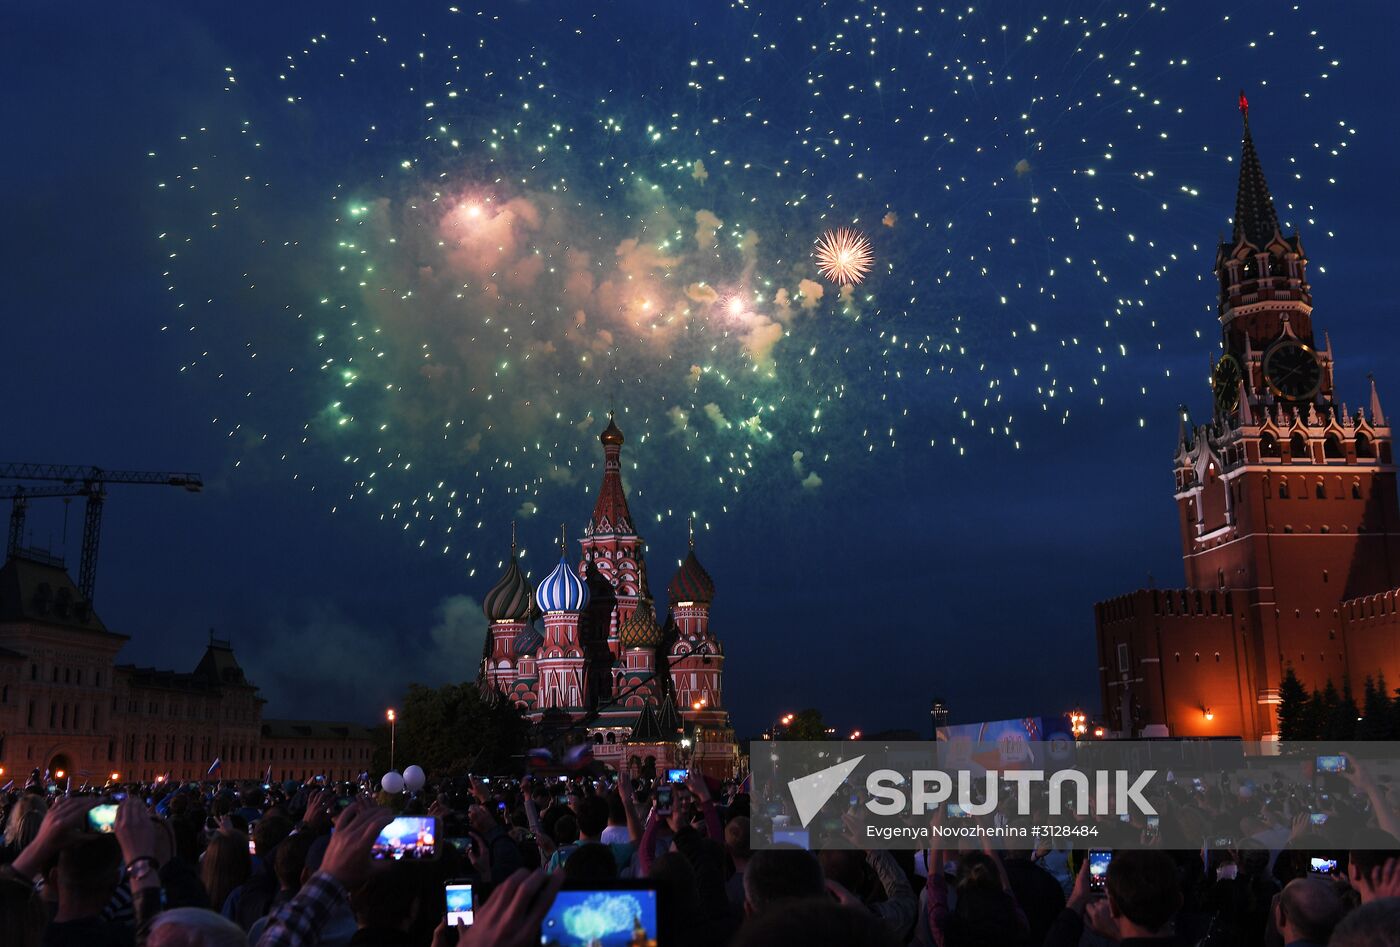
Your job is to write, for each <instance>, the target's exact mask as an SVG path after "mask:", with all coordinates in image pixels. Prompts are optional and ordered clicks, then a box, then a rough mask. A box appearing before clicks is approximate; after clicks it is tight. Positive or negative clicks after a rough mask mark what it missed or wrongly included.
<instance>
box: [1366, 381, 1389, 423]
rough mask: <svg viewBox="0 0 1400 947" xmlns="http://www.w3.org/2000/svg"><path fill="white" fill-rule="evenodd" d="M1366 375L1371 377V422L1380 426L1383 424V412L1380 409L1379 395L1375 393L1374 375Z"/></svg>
mask: <svg viewBox="0 0 1400 947" xmlns="http://www.w3.org/2000/svg"><path fill="white" fill-rule="evenodd" d="M1367 377H1368V378H1370V379H1371V423H1372V424H1374V425H1375V426H1377V427H1380V426H1381V425H1383V424H1385V413H1384V412H1382V411H1381V396H1380V395H1379V394H1377V393H1376V376H1375V375H1368V376H1367Z"/></svg>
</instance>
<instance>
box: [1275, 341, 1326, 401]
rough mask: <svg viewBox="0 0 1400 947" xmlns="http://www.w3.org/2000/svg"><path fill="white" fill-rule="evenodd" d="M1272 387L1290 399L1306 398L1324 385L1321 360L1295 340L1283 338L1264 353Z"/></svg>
mask: <svg viewBox="0 0 1400 947" xmlns="http://www.w3.org/2000/svg"><path fill="white" fill-rule="evenodd" d="M1264 380H1265V381H1266V382H1267V383H1268V385H1269V390H1270V391H1272V392H1273V393H1274V394H1275V395H1277V396H1278V397H1280V398H1286V399H1287V400H1289V401H1307V400H1308V399H1310V398H1311V397H1312V396H1313V395H1315V394H1317V389H1318V388H1319V387H1320V386H1321V385H1322V362H1320V361H1319V360H1318V357H1317V354H1316V353H1315V352H1313V350H1312V349H1310V348H1308V347H1307V346H1306V345H1304V344H1303V343H1302V342H1299V341H1297V340H1296V339H1284V340H1283V341H1282V342H1279V343H1278V344H1277V345H1275V346H1274V347H1273V348H1271V349H1269V351H1268V352H1267V353H1266V354H1265V355H1264Z"/></svg>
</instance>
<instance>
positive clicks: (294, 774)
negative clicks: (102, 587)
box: [0, 550, 371, 786]
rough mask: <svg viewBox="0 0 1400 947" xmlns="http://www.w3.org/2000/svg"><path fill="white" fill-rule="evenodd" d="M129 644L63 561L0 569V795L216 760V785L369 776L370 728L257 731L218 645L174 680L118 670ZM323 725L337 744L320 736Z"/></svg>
mask: <svg viewBox="0 0 1400 947" xmlns="http://www.w3.org/2000/svg"><path fill="white" fill-rule="evenodd" d="M128 640H129V639H128V637H127V636H126V635H121V634H116V633H114V632H112V631H110V630H108V628H107V627H106V625H104V624H103V622H102V620H101V618H100V617H98V615H97V614H96V613H95V612H94V611H93V610H92V608H91V606H90V605H89V604H88V603H87V602H85V601H83V600H82V596H81V594H80V593H79V591H78V589H77V587H76V586H75V585H74V583H73V580H72V579H71V578H70V577H69V575H68V573H67V571H66V570H65V568H64V566H63V563H62V561H61V560H58V559H55V558H53V557H51V556H48V555H46V554H44V553H40V552H36V551H33V550H18V551H17V552H16V553H15V555H13V556H12V557H11V558H10V559H9V560H8V561H7V562H6V563H5V564H4V566H3V567H0V767H3V769H4V772H3V773H0V785H3V784H4V783H5V782H7V781H8V780H10V779H14V780H15V781H16V783H17V784H18V785H22V784H23V783H24V781H25V780H27V779H28V778H29V775H30V773H31V772H33V771H34V770H38V771H39V772H40V773H41V774H43V773H48V774H49V777H50V779H53V780H55V781H58V780H63V779H65V778H68V777H71V778H72V779H73V780H74V785H75V786H76V785H79V784H81V783H84V782H86V783H93V784H101V783H104V782H106V781H107V780H109V779H111V778H113V774H116V778H118V779H121V780H123V781H125V780H142V781H150V780H155V779H158V778H159V779H170V780H197V779H204V778H206V775H207V774H208V773H209V769H210V767H211V766H212V765H213V763H214V761H215V760H218V761H219V767H218V769H217V771H216V773H215V777H216V778H222V779H259V778H263V777H265V776H266V775H267V773H268V771H269V767H270V768H271V771H272V773H273V775H274V777H275V778H281V779H287V778H303V777H304V776H309V775H325V776H327V778H353V777H354V776H355V775H358V774H359V773H360V772H363V771H364V770H366V769H368V768H369V755H370V751H371V731H370V730H369V729H368V728H365V727H359V726H356V725H353V724H336V725H326V724H310V725H308V726H309V727H311V729H310V730H309V731H308V732H306V733H301V732H299V731H287V730H286V729H285V728H284V727H282V726H281V725H282V724H283V723H285V724H295V723H296V722H295V721H286V722H279V721H264V720H263V719H262V708H263V703H264V701H263V699H262V698H261V697H259V696H258V689H257V687H255V686H254V685H253V684H252V683H251V682H249V681H248V679H247V678H246V676H245V675H244V673H243V669H242V668H241V667H240V666H239V664H238V661H237V659H236V658H235V657H234V654H233V649H232V647H231V646H230V645H229V643H228V642H227V641H220V640H218V639H215V638H213V637H212V636H211V637H210V639H209V642H208V644H207V646H206V647H205V650H204V655H203V656H202V657H201V658H200V660H199V663H198V664H197V665H196V666H195V668H194V670H193V671H190V672H176V671H167V670H157V669H154V668H142V667H136V666H134V665H130V664H118V663H117V658H118V655H119V653H120V651H121V649H122V646H123V645H125V644H126V642H127V641H128ZM328 726H334V727H340V728H343V729H344V730H345V735H344V736H343V737H341V736H339V735H337V736H336V737H335V738H334V739H333V738H331V737H329V736H327V735H326V734H325V733H324V732H323V729H324V728H326V727H328ZM337 739H338V740H339V741H340V742H338V743H337V742H336V740H337ZM331 744H334V745H335V746H336V748H337V749H336V755H335V756H334V758H332V756H331V755H329V753H330V745H331ZM347 753H349V754H353V756H354V758H355V759H354V760H352V759H349V758H347V757H346V754H347ZM356 760H358V761H361V762H356ZM315 764H323V765H322V766H321V767H320V768H317V767H316V765H315ZM332 764H334V769H332ZM347 764H353V765H347ZM342 773H343V774H344V776H342V775H341V774H342ZM60 774H62V775H60Z"/></svg>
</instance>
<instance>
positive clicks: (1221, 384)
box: [1210, 355, 1244, 414]
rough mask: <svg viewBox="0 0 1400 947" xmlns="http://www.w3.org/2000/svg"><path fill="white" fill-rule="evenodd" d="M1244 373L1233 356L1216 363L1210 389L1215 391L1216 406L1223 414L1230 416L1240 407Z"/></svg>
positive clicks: (1227, 356)
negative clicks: (1241, 383)
mask: <svg viewBox="0 0 1400 947" xmlns="http://www.w3.org/2000/svg"><path fill="white" fill-rule="evenodd" d="M1242 381H1244V372H1243V371H1241V369H1240V363H1239V362H1238V361H1237V360H1236V359H1235V356H1233V355H1226V356H1225V357H1224V358H1222V359H1221V360H1220V361H1218V362H1216V363H1215V372H1214V373H1213V374H1212V375H1211V377H1210V387H1211V388H1212V389H1213V390H1214V391H1215V406H1216V407H1217V408H1219V409H1220V411H1221V413H1222V414H1229V413H1230V412H1231V411H1234V410H1235V409H1236V408H1238V407H1239V406H1240V382H1242Z"/></svg>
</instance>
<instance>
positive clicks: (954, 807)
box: [947, 802, 967, 819]
mask: <svg viewBox="0 0 1400 947" xmlns="http://www.w3.org/2000/svg"><path fill="white" fill-rule="evenodd" d="M947 811H948V818H950V819H966V818H967V810H966V809H964V808H963V807H962V806H961V805H960V804H958V803H956V802H950V803H948V809H947Z"/></svg>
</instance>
